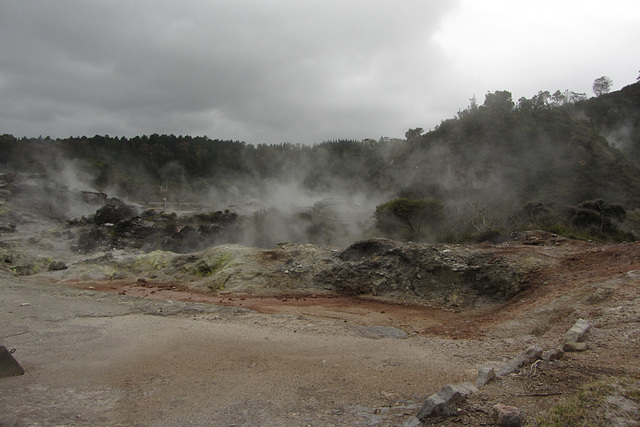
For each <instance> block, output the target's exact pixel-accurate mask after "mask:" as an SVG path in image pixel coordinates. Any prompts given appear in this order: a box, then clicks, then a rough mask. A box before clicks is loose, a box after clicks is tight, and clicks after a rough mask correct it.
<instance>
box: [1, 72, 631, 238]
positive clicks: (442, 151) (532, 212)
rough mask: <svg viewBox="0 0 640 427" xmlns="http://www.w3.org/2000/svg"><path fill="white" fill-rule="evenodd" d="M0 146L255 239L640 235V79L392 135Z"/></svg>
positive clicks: (65, 177) (75, 178)
mask: <svg viewBox="0 0 640 427" xmlns="http://www.w3.org/2000/svg"><path fill="white" fill-rule="evenodd" d="M0 152H2V158H0V168H1V170H2V171H5V172H7V171H13V172H20V173H31V174H45V175H46V176H47V177H49V179H50V180H51V182H52V183H53V182H56V183H58V184H59V185H63V186H67V187H69V188H72V189H75V190H86V191H98V192H104V193H107V194H108V195H109V196H115V197H118V198H121V199H123V200H127V201H129V202H134V203H139V204H141V205H147V207H149V206H156V205H157V204H158V203H164V205H163V207H165V208H166V207H167V206H166V205H167V203H168V204H174V205H175V204H178V206H180V205H182V206H192V207H193V206H196V205H199V206H200V208H202V209H208V210H211V211H214V210H231V211H235V212H238V213H239V214H240V217H241V218H244V221H245V226H246V227H251V228H252V230H254V232H255V233H252V235H254V237H253V238H251V239H249V238H246V235H245V238H244V239H239V240H240V241H241V242H242V243H248V244H256V245H260V246H267V245H271V244H273V243H274V242H277V241H280V240H294V241H300V242H312V243H321V244H336V245H342V244H348V243H349V241H350V240H353V239H357V238H361V237H371V236H379V235H383V236H387V237H392V238H397V239H409V240H426V241H448V242H464V241H469V240H494V241H497V240H500V239H502V238H504V237H505V236H508V235H509V234H510V233H511V232H513V231H518V230H523V229H530V228H540V229H546V230H549V231H552V232H556V233H560V234H565V235H571V236H574V237H582V238H598V239H614V240H630V239H634V238H635V235H640V234H638V233H640V225H639V221H640V214H639V212H640V210H639V209H640V83H635V84H631V85H629V86H626V87H624V88H623V89H621V90H619V91H616V92H612V93H601V94H599V96H597V97H594V98H590V99H587V98H586V96H584V95H581V94H575V93H573V92H567V91H565V92H560V91H557V92H555V93H553V94H551V93H550V92H546V91H542V92H539V93H538V94H537V95H536V96H534V97H532V98H531V99H527V98H520V99H519V100H517V101H514V100H513V99H512V95H511V93H510V92H508V91H496V92H493V93H487V94H486V96H485V100H484V102H483V103H482V104H478V103H477V102H476V100H475V98H474V99H472V100H471V103H470V105H469V106H468V107H467V108H465V109H464V110H461V111H459V112H458V114H457V116H456V117H453V118H450V119H446V120H443V121H442V122H441V123H440V124H439V125H438V126H437V127H436V128H435V129H433V130H430V131H427V132H425V131H424V130H423V129H421V128H415V129H409V130H408V131H407V132H406V134H405V139H390V138H379V139H366V140H363V141H353V140H336V141H325V142H322V143H319V144H316V145H313V146H304V145H294V144H279V145H263V144H260V145H252V144H246V143H244V142H241V141H222V140H217V139H211V138H209V137H206V136H200V137H191V136H175V135H158V134H153V135H148V136H147V135H144V136H138V137H135V138H124V137H120V138H118V137H110V136H108V135H104V136H100V135H96V136H93V137H87V136H82V137H69V138H66V139H55V140H54V139H51V138H48V137H45V138H42V137H40V138H16V137H14V136H12V135H2V136H0ZM154 204H155V205H154ZM267 231H269V232H270V234H271V235H270V236H269V237H265V233H267ZM261 233H262V234H261ZM256 235H260V236H261V237H255V236H256Z"/></svg>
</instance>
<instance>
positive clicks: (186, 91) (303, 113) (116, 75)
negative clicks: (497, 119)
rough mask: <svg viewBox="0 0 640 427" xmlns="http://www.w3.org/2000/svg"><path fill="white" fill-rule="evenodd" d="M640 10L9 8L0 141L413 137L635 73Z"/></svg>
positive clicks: (51, 3) (327, 2) (615, 5)
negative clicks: (487, 106) (507, 97)
mask: <svg viewBox="0 0 640 427" xmlns="http://www.w3.org/2000/svg"><path fill="white" fill-rule="evenodd" d="M639 42H640V2H638V0H608V1H606V2H603V1H601V0H599V1H593V0H535V1H529V0H527V1H524V0H523V1H518V0H482V1H480V0H460V1H453V0H393V1H391V0H322V1H320V0H315V1H307V0H254V1H249V0H224V1H223V0H1V1H0V134H2V133H10V134H13V135H14V136H18V137H20V136H29V137H37V136H39V135H42V136H46V135H49V136H51V137H54V138H56V137H60V138H66V137H69V136H80V135H87V136H93V135H96V134H99V135H105V134H108V135H111V136H127V137H132V136H136V135H143V134H147V135H149V134H151V133H160V134H162V133H167V134H175V135H192V136H196V135H207V136H209V137H210V138H220V139H233V140H243V141H246V142H249V143H281V142H291V143H304V144H310V143H318V142H322V141H323V140H328V139H337V138H353V139H358V140H360V139H364V138H374V139H378V138H379V137H380V136H389V137H404V133H405V131H406V130H407V129H409V128H415V127H422V128H425V129H430V128H433V127H435V126H436V125H437V124H438V123H439V122H440V121H441V120H442V119H446V118H450V117H453V116H454V115H455V114H456V112H457V111H458V110H459V109H464V108H465V107H466V106H467V105H468V104H469V98H471V97H472V96H473V95H474V94H475V95H476V96H477V99H478V102H480V103H482V101H483V100H484V95H485V94H486V93H487V91H492V92H493V91H495V90H509V91H511V92H512V93H513V97H514V100H517V99H518V98H519V97H521V96H526V97H528V98H529V97H531V96H532V95H535V94H536V93H537V92H538V91H539V90H550V91H555V90H556V89H560V90H564V89H569V90H573V91H576V92H585V93H587V94H588V95H589V96H592V94H593V93H592V90H591V85H592V83H593V81H594V80H595V79H596V78H598V77H600V76H603V75H606V76H609V77H610V78H611V79H612V80H613V82H614V85H613V89H615V90H617V89H619V88H621V87H622V86H625V85H627V84H630V83H634V82H635V81H636V78H637V77H638V70H639V69H640V49H638V43H639Z"/></svg>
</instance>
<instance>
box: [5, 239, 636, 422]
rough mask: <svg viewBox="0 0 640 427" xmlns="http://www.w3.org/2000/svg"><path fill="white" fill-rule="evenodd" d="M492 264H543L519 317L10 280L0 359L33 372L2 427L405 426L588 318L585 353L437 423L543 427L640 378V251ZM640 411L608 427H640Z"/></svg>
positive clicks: (18, 381)
mask: <svg viewBox="0 0 640 427" xmlns="http://www.w3.org/2000/svg"><path fill="white" fill-rule="evenodd" d="M12 238H13V237H12ZM14 239H15V238H14ZM487 250H491V251H495V253H496V256H500V253H501V252H508V251H530V253H532V254H535V255H536V256H538V257H544V258H545V259H547V260H548V263H547V266H546V267H545V268H543V269H540V270H538V271H537V273H536V275H535V276H534V277H531V278H530V283H531V287H530V289H529V290H527V291H525V292H523V293H521V294H519V295H518V296H516V297H515V298H512V299H511V300H509V301H508V302H506V303H504V304H499V305H494V306H490V307H485V308H465V307H460V308H459V309H456V310H453V309H451V308H434V307H431V308H427V307H421V306H411V305H406V304H390V303H383V302H380V301H377V300H373V299H366V298H347V297H339V296H330V295H313V294H310V295H296V296H292V295H286V294H283V295H279V296H275V297H273V296H271V297H257V296H251V295H246V294H229V293H227V294H223V295H220V294H213V293H205V292H199V291H195V290H191V289H189V288H188V287H186V286H185V285H184V284H181V283H175V284H169V285H168V284H166V283H154V282H153V281H152V280H149V281H147V280H144V281H127V280H113V281H76V282H74V283H73V284H70V283H66V284H65V285H62V284H61V283H59V282H58V281H57V280H56V277H55V276H53V275H49V274H46V273H45V274H35V275H31V276H16V275H14V274H11V273H9V272H8V271H1V272H0V345H4V346H6V347H7V348H9V349H13V348H15V349H16V351H15V353H14V354H13V356H14V357H15V358H16V360H18V361H19V362H20V364H21V365H22V367H23V368H24V369H25V371H26V373H25V374H24V375H22V376H16V377H6V378H0V425H2V426H4V425H34V426H66V425H69V426H71V425H91V426H95V425H103V426H117V425H127V426H129V425H134V426H156V425H163V426H184V425H224V426H231V425H237V426H241V425H246V426H250V425H260V426H307V425H309V426H330V425H338V426H359V425H362V426H365V425H379V426H395V425H402V424H403V423H404V422H405V421H406V420H408V419H409V418H411V417H412V416H415V415H416V414H417V412H418V410H419V409H420V407H421V406H422V403H423V402H424V400H425V399H426V398H427V397H428V396H429V395H431V394H432V393H434V392H436V391H437V390H439V389H440V388H441V387H442V386H444V385H446V384H455V383H460V382H464V381H471V382H473V381H475V378H476V373H477V369H478V368H479V367H481V366H487V365H489V366H498V365H500V364H502V363H504V362H505V361H506V360H508V359H510V358H512V357H514V356H516V355H517V354H519V353H521V352H522V351H523V350H524V349H525V348H526V347H528V346H529V345H532V344H537V345H540V346H541V347H543V348H544V349H550V348H556V347H558V346H561V345H562V342H563V337H564V333H565V332H566V331H567V330H568V329H569V328H570V327H571V325H572V324H573V323H574V322H575V321H576V320H577V319H578V318H584V319H586V320H588V321H589V323H590V324H591V325H592V329H591V331H590V332H589V334H588V335H587V340H586V342H587V344H588V347H589V349H588V350H587V351H585V352H577V353H565V355H564V357H563V358H562V359H560V360H557V361H541V362H539V363H536V364H535V366H533V365H532V366H525V367H524V368H523V369H522V370H520V371H518V372H516V373H514V374H511V375H507V376H505V377H502V378H499V379H497V380H495V381H493V382H491V383H490V384H488V385H487V386H485V387H482V388H481V390H480V393H478V394H477V395H474V396H472V397H471V398H470V399H469V400H468V402H467V403H466V404H465V405H464V406H462V407H461V408H460V411H459V414H458V415H457V416H454V417H451V418H447V419H434V420H433V423H435V424H440V425H482V424H485V423H488V424H490V423H491V422H492V418H491V407H492V406H493V405H495V404H497V403H501V404H507V405H514V406H517V407H519V408H520V409H521V410H522V411H524V413H525V418H526V419H527V420H528V422H532V420H533V416H534V415H535V414H536V413H538V412H539V411H541V410H542V409H544V408H546V407H549V406H551V405H553V404H555V403H557V402H558V401H560V400H561V399H563V398H565V397H569V396H571V394H572V393H574V392H575V391H576V390H577V388H578V387H579V386H580V385H581V384H583V383H585V382H588V381H593V380H597V379H607V378H611V377H616V378H630V379H636V380H637V379H640V245H638V244H636V243H632V244H619V245H598V244H594V243H584V242H582V243H581V242H569V243H568V244H566V245H561V246H544V245H540V246H526V245H511V246H509V247H503V248H500V247H498V248H493V247H492V248H489V247H488V248H487ZM637 410H638V408H637V407H635V408H634V407H631V408H626V409H625V408H622V409H620V408H619V410H617V412H616V411H614V413H612V414H609V415H608V417H609V419H612V418H611V417H614V416H615V417H618V418H616V420H618V421H617V422H616V424H618V425H637V421H636V420H637V419H638V418H637V416H638V412H637ZM625 411H626V412H625ZM634 411H635V412H634ZM620 420H622V421H620ZM429 422H431V421H429ZM602 425H610V424H606V423H605V421H603V424H602Z"/></svg>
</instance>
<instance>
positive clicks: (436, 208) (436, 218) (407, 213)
mask: <svg viewBox="0 0 640 427" xmlns="http://www.w3.org/2000/svg"><path fill="white" fill-rule="evenodd" d="M443 216H444V215H443V206H442V202H441V201H440V200H437V199H406V198H398V199H393V200H391V201H389V202H386V203H383V204H381V205H378V206H377V207H376V213H375V218H376V228H377V229H378V230H380V231H382V232H384V233H386V234H388V235H391V236H393V237H408V238H413V239H415V238H421V237H424V236H425V234H426V233H425V229H431V230H433V228H434V227H436V226H437V225H439V224H440V223H441V222H442V219H443Z"/></svg>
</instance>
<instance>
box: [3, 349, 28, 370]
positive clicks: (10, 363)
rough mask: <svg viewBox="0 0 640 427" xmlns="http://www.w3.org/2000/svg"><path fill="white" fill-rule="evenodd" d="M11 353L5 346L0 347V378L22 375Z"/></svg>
mask: <svg viewBox="0 0 640 427" xmlns="http://www.w3.org/2000/svg"><path fill="white" fill-rule="evenodd" d="M12 353H13V351H9V350H7V348H6V347H5V346H0V378H2V377H13V376H16V375H22V374H24V369H22V366H20V364H19V363H18V362H17V361H16V359H14V358H13V356H12V355H11V354H12Z"/></svg>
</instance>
